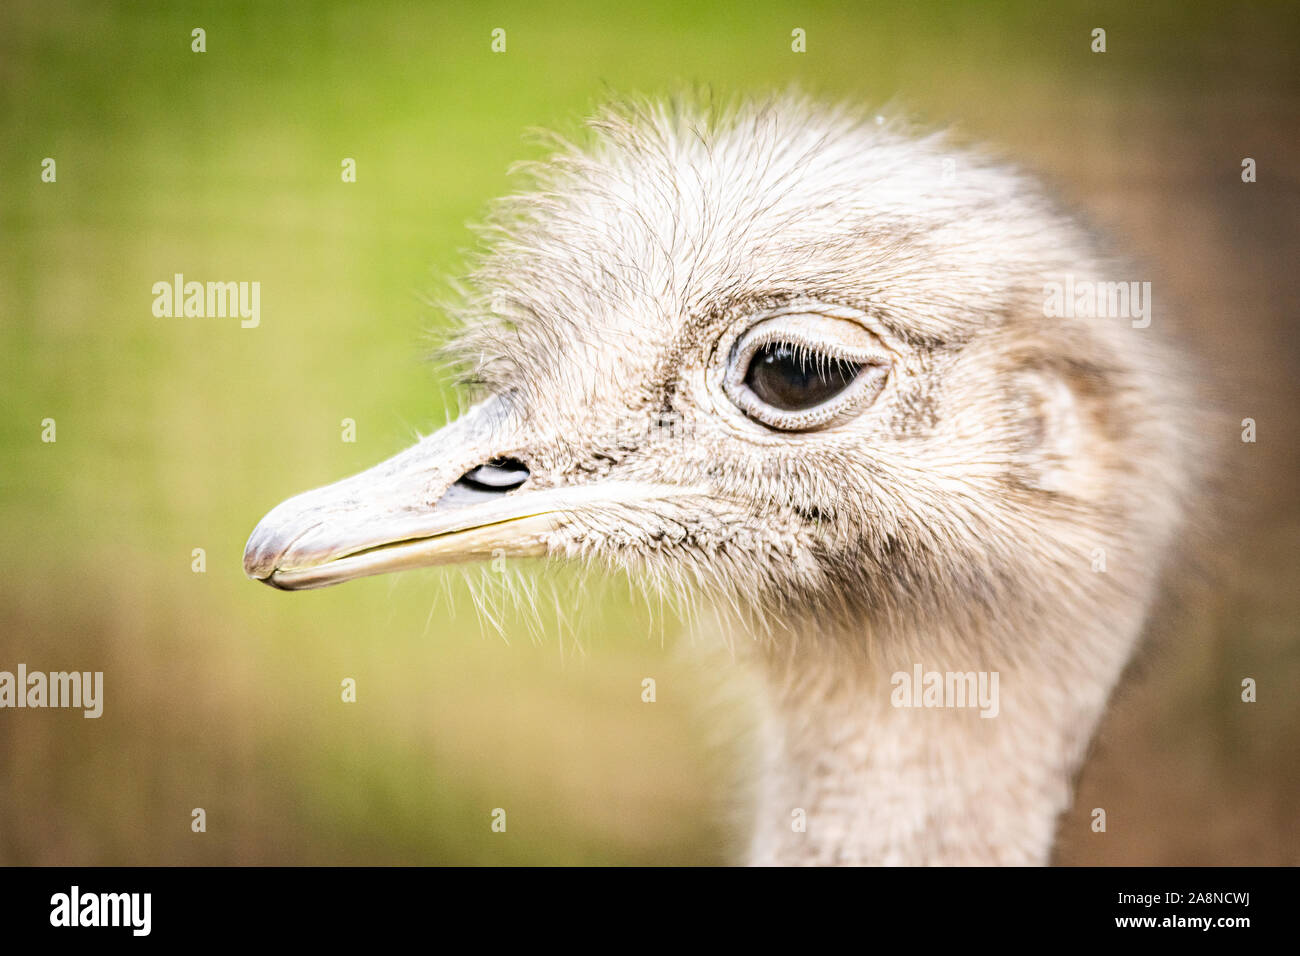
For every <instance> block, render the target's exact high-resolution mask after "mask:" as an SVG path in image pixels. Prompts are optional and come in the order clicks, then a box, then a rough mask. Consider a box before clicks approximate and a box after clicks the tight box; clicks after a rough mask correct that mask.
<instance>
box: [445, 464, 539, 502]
mask: <svg viewBox="0 0 1300 956" xmlns="http://www.w3.org/2000/svg"><path fill="white" fill-rule="evenodd" d="M527 480H528V466H527V465H525V464H524V463H523V462H522V461H520V460H519V459H518V458H493V459H492V460H491V461H489V462H487V463H486V464H482V465H479V466H478V467H477V468H471V469H470V470H469V471H467V472H465V474H463V475H461V476H460V479H459V480H458V481H457V482H456V484H458V485H464V486H466V487H468V488H472V489H473V490H475V491H488V492H493V491H494V492H497V493H500V494H504V493H505V492H507V491H514V490H515V489H516V488H518V487H519V486H520V485H522V484H523V483H524V482H525V481H527Z"/></svg>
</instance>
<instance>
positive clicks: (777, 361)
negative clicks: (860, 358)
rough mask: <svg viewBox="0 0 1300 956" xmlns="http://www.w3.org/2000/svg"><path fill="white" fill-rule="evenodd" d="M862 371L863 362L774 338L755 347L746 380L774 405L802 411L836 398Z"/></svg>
mask: <svg viewBox="0 0 1300 956" xmlns="http://www.w3.org/2000/svg"><path fill="white" fill-rule="evenodd" d="M861 371H862V363H861V362H850V361H847V360H846V359H839V358H830V357H828V356H825V355H818V354H816V353H814V352H811V351H809V350H808V349H805V348H799V347H798V346H796V345H792V344H790V343H789V342H772V343H769V344H767V345H764V346H763V347H761V348H759V349H757V350H755V352H754V355H753V357H751V358H750V360H749V368H748V370H746V372H745V384H746V385H747V386H749V390H750V391H751V392H753V393H754V394H755V395H756V396H758V398H759V399H761V400H762V401H764V402H766V403H767V404H769V405H771V406H772V407H773V408H779V409H781V410H782V411H785V412H802V411H807V410H808V409H810V408H815V407H817V406H818V405H821V404H822V403H823V402H827V401H829V400H830V399H832V398H834V397H835V396H836V395H838V394H839V393H840V392H842V391H844V390H845V389H846V388H848V387H849V386H850V385H851V384H852V383H853V380H854V379H855V378H857V377H858V373H860V372H861Z"/></svg>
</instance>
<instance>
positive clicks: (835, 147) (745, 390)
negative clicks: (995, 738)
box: [244, 96, 1183, 633]
mask: <svg viewBox="0 0 1300 956" xmlns="http://www.w3.org/2000/svg"><path fill="white" fill-rule="evenodd" d="M590 125H591V127H592V134H591V136H590V141H589V142H586V143H585V144H583V145H562V146H561V148H560V149H559V152H558V154H557V155H555V156H553V157H552V158H550V159H549V160H547V161H545V162H543V163H540V164H537V165H536V166H534V167H533V168H532V169H531V177H532V186H531V187H530V188H529V190H528V191H525V192H522V193H521V194H519V195H516V196H514V197H512V198H509V199H507V200H504V201H503V202H502V203H501V204H500V205H499V206H498V207H497V208H496V209H495V211H494V213H493V215H492V216H491V218H490V221H489V225H488V227H487V228H486V231H485V238H486V243H485V251H484V252H483V253H482V254H481V256H480V257H479V258H478V259H477V261H476V264H475V268H474V272H473V275H472V277H471V281H470V282H469V284H468V287H469V289H470V290H471V291H470V292H469V293H468V294H467V295H466V297H465V299H464V301H463V302H462V303H461V306H460V308H459V309H458V311H459V313H460V315H459V316H458V322H457V326H458V328H459V332H458V334H457V337H456V338H455V340H454V342H453V344H452V345H451V347H450V348H449V349H448V352H449V354H451V355H452V356H453V357H454V358H455V359H456V361H457V362H458V363H459V364H460V365H461V367H462V369H463V373H464V374H463V379H464V381H465V383H466V385H467V387H468V388H469V390H470V393H471V394H472V398H473V404H472V406H471V407H470V408H469V410H468V411H467V412H466V413H465V414H463V415H462V416H461V417H460V418H458V419H457V420H456V421H454V422H453V423H451V424H449V425H448V426H446V427H445V428H443V429H441V430H439V431H437V432H436V433H435V434H433V435H430V436H429V437H426V438H423V439H422V440H420V441H419V442H418V443H417V444H415V445H414V446H413V447H411V448H408V449H407V450H406V451H404V452H402V453H401V454H399V455H397V456H396V457H394V458H392V459H390V460H388V461H385V462H383V463H382V464H379V465H377V466H375V467H374V468H372V469H370V470H369V471H366V472H364V473H362V474H359V475H356V476H354V477H352V478H349V479H346V480H344V481H340V482H338V483H337V484H333V485H329V486H327V487H324V488H320V489H317V490H315V491H309V492H306V493H304V494H300V495H298V496H296V497H293V498H290V499H289V500H287V501H285V502H284V503H282V504H280V505H279V506H278V507H276V508H275V509H274V510H272V511H271V512H270V513H269V514H267V515H266V517H265V518H264V519H263V520H262V522H261V523H260V524H259V525H258V527H257V529H256V530H255V531H254V532H253V535H252V537H251V538H250V540H249V542H248V546H247V551H246V553H245V558H244V564H245V569H246V571H247V573H248V574H249V575H250V576H252V577H254V578H257V579H259V580H262V581H264V582H266V583H267V584H270V585H272V586H274V587H277V588H282V589H286V590H297V589H304V588H316V587H322V586H325V585H330V584H336V583H339V582H343V581H347V580H350V579H352V578H357V577H362V576H365V575H373V574H381V573H387V572H390V571H398V570H404V569H408V568H416V567H421V566H426V565H437V564H445V563H452V562H462V561H469V560H478V559H485V558H489V557H492V556H494V555H496V556H500V555H505V556H507V557H521V558H522V557H537V558H559V559H564V558H568V559H575V558H576V559H581V560H584V561H586V562H589V563H594V564H597V565H604V566H608V567H611V568H619V569H628V570H631V571H632V572H633V573H638V574H643V575H644V576H645V577H646V578H647V579H648V580H652V581H654V582H656V583H657V584H658V585H659V586H667V587H670V588H680V589H688V588H689V589H694V590H698V591H700V592H703V593H718V592H721V593H725V594H726V595H727V597H728V599H729V600H732V601H737V600H738V601H742V602H745V603H746V604H748V605H749V606H751V607H754V608H757V609H759V610H760V611H762V612H765V613H768V614H769V615H770V616H771V617H773V618H774V619H778V620H783V621H793V622H795V623H797V622H798V621H799V619H801V618H803V619H812V618H816V619H817V620H819V621H823V622H825V621H831V620H834V621H839V622H847V621H854V620H870V621H871V622H872V626H873V627H874V628H877V629H879V628H882V627H884V628H888V627H891V626H892V627H902V626H913V625H915V624H916V622H918V621H925V620H931V621H933V620H944V621H946V622H947V623H948V625H949V626H950V628H956V629H958V630H961V629H964V628H967V627H969V628H973V629H975V630H979V631H981V632H986V633H987V632H994V631H997V632H999V633H1001V632H1004V631H1005V630H1007V625H1008V624H1009V623H1014V625H1015V628H1016V629H1017V630H1019V631H1022V632H1023V631H1028V630H1033V629H1034V628H1036V627H1056V626H1057V625H1060V624H1063V623H1066V622H1068V621H1069V620H1071V619H1076V618H1077V617H1078V616H1079V615H1081V614H1093V615H1100V616H1102V617H1104V616H1106V615H1107V614H1111V613H1115V614H1119V613H1121V611H1123V612H1124V613H1125V614H1126V615H1127V616H1132V615H1128V614H1127V609H1129V608H1130V606H1131V605H1133V604H1144V603H1145V594H1146V592H1147V590H1148V586H1149V583H1150V580H1151V579H1152V577H1153V576H1154V574H1155V573H1156V572H1157V571H1158V566H1159V564H1160V561H1159V560H1158V554H1159V550H1160V549H1161V548H1162V547H1163V546H1164V545H1165V544H1166V543H1167V541H1168V540H1169V538H1170V535H1171V534H1172V533H1173V528H1174V526H1175V524H1176V523H1177V521H1178V517H1179V510H1178V504H1177V502H1178V501H1179V499H1180V498H1181V495H1182V493H1183V485H1182V479H1181V478H1180V477H1179V473H1178V468H1177V467H1176V465H1177V463H1178V462H1179V461H1180V460H1181V459H1180V457H1179V456H1180V455H1181V450H1180V440H1181V439H1180V437H1179V435H1178V432H1177V429H1176V428H1175V427H1174V426H1173V425H1171V424H1170V422H1171V421H1172V420H1173V418H1174V417H1175V416H1172V415H1170V414H1165V411H1166V410H1170V409H1176V408H1177V407H1178V405H1179V403H1180V401H1181V394H1180V392H1179V389H1178V387H1177V386H1176V385H1174V384H1172V379H1171V378H1170V377H1169V376H1166V375H1165V369H1166V367H1167V366H1166V364H1165V363H1164V361H1163V359H1162V357H1161V355H1160V353H1159V351H1158V346H1157V345H1156V344H1155V342H1154V339H1153V338H1152V337H1151V336H1150V335H1149V334H1146V335H1144V334H1143V332H1142V331H1141V330H1136V329H1133V328H1131V326H1130V324H1129V323H1128V322H1127V321H1123V320H1119V321H1115V320H1098V319H1082V318H1080V319H1065V318H1050V319H1049V318H1047V317H1045V313H1044V284H1045V283H1046V282H1049V281H1052V280H1059V279H1061V278H1063V277H1064V276H1065V275H1067V274H1070V275H1073V276H1074V277H1075V278H1076V279H1083V278H1097V277H1104V278H1111V279H1114V278H1117V276H1116V275H1115V274H1114V271H1113V270H1114V269H1115V268H1116V267H1115V265H1114V264H1113V262H1112V261H1111V260H1109V259H1107V258H1106V257H1105V256H1104V254H1103V253H1102V252H1101V251H1100V250H1099V248H1098V246H1097V243H1096V242H1095V240H1094V239H1093V238H1092V236H1091V234H1090V233H1089V232H1088V231H1087V230H1086V229H1085V228H1083V227H1082V226H1080V225H1079V224H1077V223H1076V221H1075V220H1074V219H1073V218H1072V217H1070V216H1068V215H1066V214H1064V213H1062V212H1060V211H1058V210H1057V209H1056V208H1055V206H1054V205H1053V204H1052V203H1051V202H1050V201H1049V200H1048V199H1047V198H1045V196H1044V194H1043V193H1042V192H1041V190H1040V189H1039V188H1038V187H1037V186H1036V185H1034V183H1033V182H1032V181H1031V180H1029V179H1027V178H1025V177H1024V176H1022V175H1021V174H1019V173H1018V172H1016V171H1015V170H1014V169H1011V168H1009V167H1007V166H1005V165H1003V164H1000V163H997V162H994V161H991V160H988V159H986V158H984V157H983V156H981V155H980V154H977V153H974V152H969V151H964V150H961V149H957V148H955V147H953V146H952V145H951V144H950V143H949V142H948V141H947V140H946V139H945V138H944V137H943V136H940V135H934V134H930V135H925V136H920V137H918V136H915V135H913V134H911V133H910V132H909V131H908V130H906V129H903V128H901V126H900V125H899V124H897V123H896V122H894V121H892V120H891V121H888V122H886V121H883V120H881V119H878V118H877V117H874V116H862V115H859V114H858V113H856V112H855V111H853V110H849V109H836V108H827V107H823V106H819V105H817V104H815V103H813V102H810V101H808V100H805V99H803V98H801V97H797V96H786V97H778V98H776V99H773V100H770V101H768V102H765V103H762V104H757V105H741V106H738V107H735V108H732V109H726V110H714V109H709V108H704V107H698V106H692V105H689V104H685V105H684V104H680V103H678V104H670V105H656V104H643V105H637V106H616V107H609V108H606V109H605V110H603V111H602V112H601V113H599V114H598V115H597V116H596V118H595V119H593V120H592V121H591V123H590ZM1170 462H1173V464H1174V467H1170ZM1098 548H1102V549H1105V550H1106V551H1107V552H1108V554H1109V555H1110V556H1111V560H1112V562H1113V561H1117V560H1118V561H1121V562H1124V563H1125V564H1126V565H1128V566H1129V567H1130V569H1131V572H1132V573H1131V574H1128V575H1125V576H1118V575H1110V576H1107V575H1097V574H1090V573H1087V572H1088V560H1089V555H1090V554H1092V553H1094V551H1095V549H1098ZM1131 610H1132V611H1133V612H1135V613H1137V614H1138V617H1139V618H1140V616H1141V611H1142V609H1141V608H1138V607H1132V608H1131Z"/></svg>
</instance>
